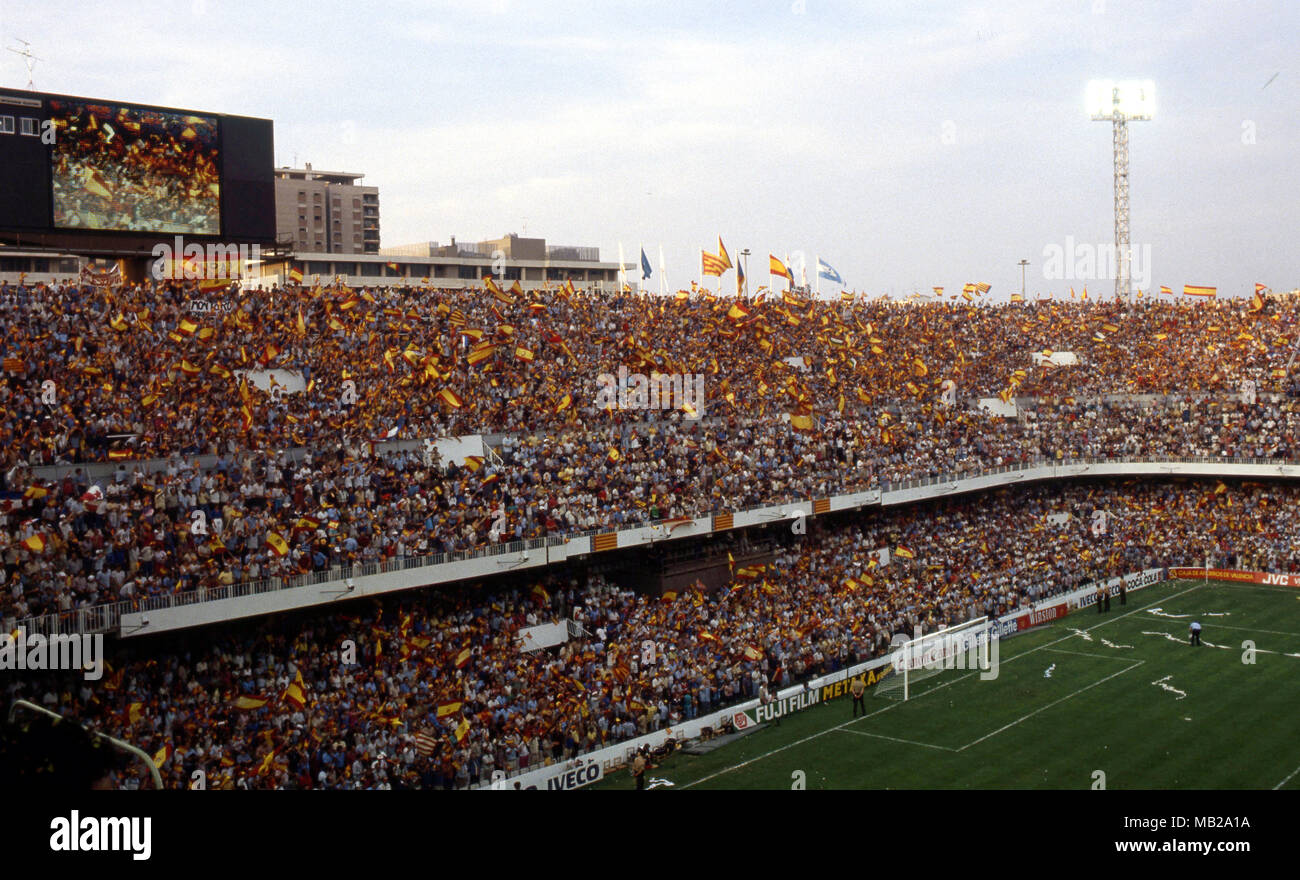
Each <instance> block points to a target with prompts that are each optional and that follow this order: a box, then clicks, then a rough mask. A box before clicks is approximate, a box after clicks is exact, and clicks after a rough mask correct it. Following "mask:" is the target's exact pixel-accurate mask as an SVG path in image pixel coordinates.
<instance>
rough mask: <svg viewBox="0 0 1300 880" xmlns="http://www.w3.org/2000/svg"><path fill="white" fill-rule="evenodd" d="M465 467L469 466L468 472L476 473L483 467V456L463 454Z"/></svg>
mask: <svg viewBox="0 0 1300 880" xmlns="http://www.w3.org/2000/svg"><path fill="white" fill-rule="evenodd" d="M465 467H467V468H469V470H470V473H474V474H476V473H478V469H479V468H481V467H483V456H481V455H467V456H465Z"/></svg>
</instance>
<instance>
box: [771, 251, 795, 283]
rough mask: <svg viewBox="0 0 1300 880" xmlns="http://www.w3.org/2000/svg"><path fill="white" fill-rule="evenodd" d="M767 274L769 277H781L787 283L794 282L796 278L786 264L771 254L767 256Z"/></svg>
mask: <svg viewBox="0 0 1300 880" xmlns="http://www.w3.org/2000/svg"><path fill="white" fill-rule="evenodd" d="M767 272H768V274H769V275H780V276H781V277H782V278H784V279H786V280H787V281H794V276H793V275H791V274H790V270H789V269H787V268H786V266H785V263H782V262H781V261H780V260H778V259H777V258H776V257H774V256H772V255H771V254H768V255H767Z"/></svg>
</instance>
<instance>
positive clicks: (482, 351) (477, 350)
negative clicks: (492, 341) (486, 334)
mask: <svg viewBox="0 0 1300 880" xmlns="http://www.w3.org/2000/svg"><path fill="white" fill-rule="evenodd" d="M496 350H497V347H496V346H495V345H484V346H478V345H476V346H474V347H473V348H472V349H470V352H469V354H467V355H466V356H465V363H467V364H469V365H470V366H471V367H472V366H474V364H477V363H478V362H480V361H485V360H487V359H488V358H490V357H492V354H493V352H495V351H496Z"/></svg>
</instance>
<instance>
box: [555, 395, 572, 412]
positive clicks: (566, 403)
mask: <svg viewBox="0 0 1300 880" xmlns="http://www.w3.org/2000/svg"><path fill="white" fill-rule="evenodd" d="M571 406H573V395H572V394H566V395H564V396H563V397H561V398H560V402H559V403H558V404H556V406H555V414H556V415H557V416H558V415H559V414H560V413H562V412H564V411H565V410H566V409H568V408H569V407H571Z"/></svg>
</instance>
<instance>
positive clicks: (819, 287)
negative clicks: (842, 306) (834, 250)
mask: <svg viewBox="0 0 1300 880" xmlns="http://www.w3.org/2000/svg"><path fill="white" fill-rule="evenodd" d="M813 259H814V260H816V261H817V298H818V299H821V298H822V258H821V255H820V254H813Z"/></svg>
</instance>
